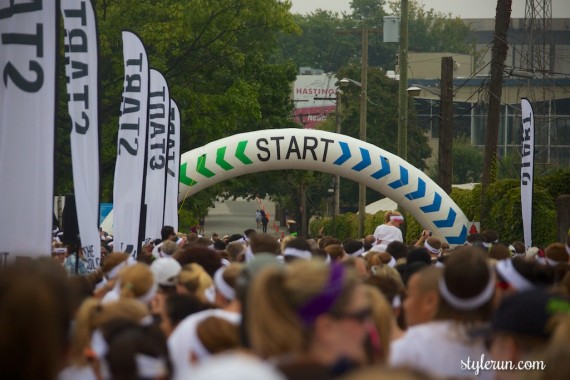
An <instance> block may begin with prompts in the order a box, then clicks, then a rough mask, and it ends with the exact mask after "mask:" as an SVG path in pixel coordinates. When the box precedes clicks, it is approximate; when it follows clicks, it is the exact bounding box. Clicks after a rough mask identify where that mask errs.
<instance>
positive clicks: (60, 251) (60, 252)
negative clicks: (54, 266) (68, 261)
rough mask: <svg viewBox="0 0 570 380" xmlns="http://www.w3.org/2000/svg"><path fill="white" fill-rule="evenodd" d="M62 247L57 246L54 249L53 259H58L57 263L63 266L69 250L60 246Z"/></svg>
mask: <svg viewBox="0 0 570 380" xmlns="http://www.w3.org/2000/svg"><path fill="white" fill-rule="evenodd" d="M58 245H61V246H60V247H58V246H55V247H53V248H52V254H51V255H52V257H53V258H54V259H56V261H57V262H58V263H60V264H61V265H63V263H64V262H65V258H66V257H67V248H66V247H64V246H63V244H58Z"/></svg>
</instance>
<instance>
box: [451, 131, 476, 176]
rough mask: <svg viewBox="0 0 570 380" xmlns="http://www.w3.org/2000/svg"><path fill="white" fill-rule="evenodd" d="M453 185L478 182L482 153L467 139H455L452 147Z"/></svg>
mask: <svg viewBox="0 0 570 380" xmlns="http://www.w3.org/2000/svg"><path fill="white" fill-rule="evenodd" d="M452 155H453V183H469V182H479V180H480V178H479V177H480V175H481V172H482V171H483V152H481V150H480V149H479V148H477V147H474V146H473V145H471V142H470V141H469V140H468V139H456V140H455V141H453V146H452Z"/></svg>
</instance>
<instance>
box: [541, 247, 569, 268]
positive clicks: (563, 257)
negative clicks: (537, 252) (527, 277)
mask: <svg viewBox="0 0 570 380" xmlns="http://www.w3.org/2000/svg"><path fill="white" fill-rule="evenodd" d="M544 256H545V257H546V258H547V259H548V260H549V263H552V264H553V265H556V264H564V263H567V262H568V253H567V252H566V247H565V244H562V243H552V244H550V245H549V246H548V247H546V249H545V250H544Z"/></svg>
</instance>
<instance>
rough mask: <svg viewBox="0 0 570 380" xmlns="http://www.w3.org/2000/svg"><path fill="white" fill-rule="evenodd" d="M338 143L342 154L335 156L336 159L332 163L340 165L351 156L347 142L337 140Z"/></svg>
mask: <svg viewBox="0 0 570 380" xmlns="http://www.w3.org/2000/svg"><path fill="white" fill-rule="evenodd" d="M338 143H339V144H340V149H342V155H341V156H340V157H339V158H337V159H336V161H335V162H333V164H335V165H342V164H344V163H345V162H346V161H347V160H348V159H349V158H350V157H352V154H350V148H349V147H348V144H347V143H345V142H344V141H339V142H338Z"/></svg>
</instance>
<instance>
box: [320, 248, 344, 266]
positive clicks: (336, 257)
mask: <svg viewBox="0 0 570 380" xmlns="http://www.w3.org/2000/svg"><path fill="white" fill-rule="evenodd" d="M324 249H325V252H326V253H327V254H328V255H329V257H330V258H331V261H332V262H333V263H334V262H337V261H340V260H342V259H343V258H344V256H345V252H344V248H342V245H340V244H329V245H327V246H326V247H325V248H324Z"/></svg>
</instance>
